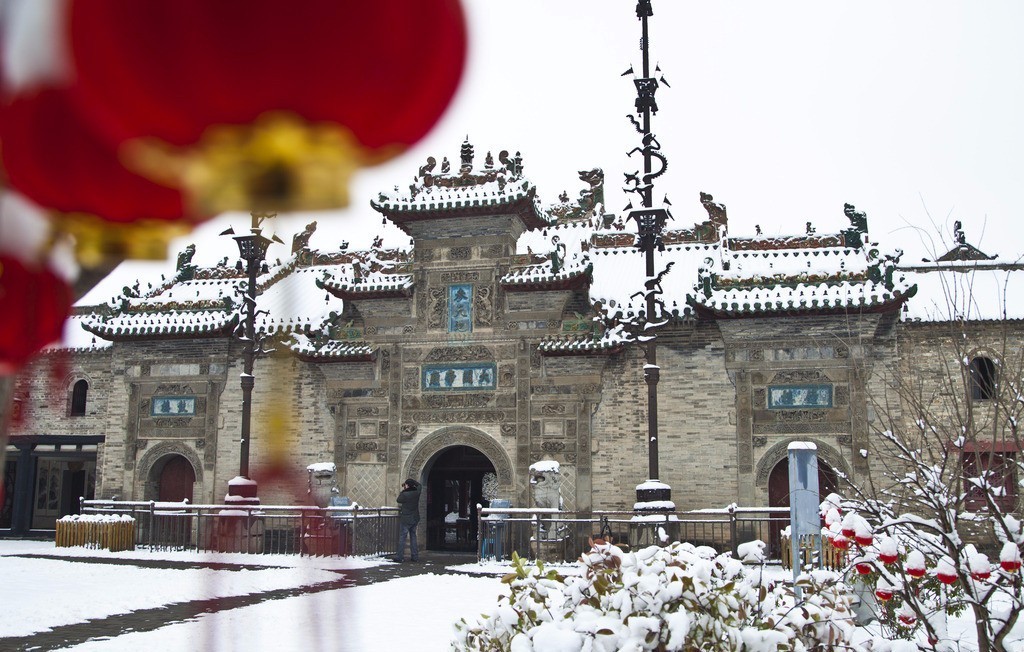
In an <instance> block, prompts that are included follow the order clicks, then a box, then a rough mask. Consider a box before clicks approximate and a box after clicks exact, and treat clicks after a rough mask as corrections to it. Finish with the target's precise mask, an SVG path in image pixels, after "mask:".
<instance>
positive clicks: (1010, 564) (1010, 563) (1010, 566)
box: [999, 559, 1020, 573]
mask: <svg viewBox="0 0 1024 652" xmlns="http://www.w3.org/2000/svg"><path fill="white" fill-rule="evenodd" d="M999 566H1000V567H1001V568H1002V569H1003V570H1004V571H1006V572H1008V573H1016V572H1017V571H1019V570H1020V560H1019V559H1016V560H1014V559H1005V560H1003V561H1001V562H999Z"/></svg>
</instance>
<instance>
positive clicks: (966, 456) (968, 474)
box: [963, 452, 1017, 512]
mask: <svg viewBox="0 0 1024 652" xmlns="http://www.w3.org/2000/svg"><path fill="white" fill-rule="evenodd" d="M963 477H964V506H965V507H966V508H967V509H972V510H983V509H987V508H988V502H987V501H986V500H985V490H984V489H983V488H981V487H979V486H978V485H977V483H975V482H971V479H972V478H982V477H983V478H984V479H985V480H986V481H987V483H988V484H989V486H990V487H991V488H992V489H991V490H992V494H993V496H992V498H993V502H995V504H996V506H997V507H999V509H1000V511H1002V512H1010V511H1013V509H1014V508H1015V507H1016V505H1017V461H1016V454H1015V453H1012V452H1006V453H988V452H973V453H963Z"/></svg>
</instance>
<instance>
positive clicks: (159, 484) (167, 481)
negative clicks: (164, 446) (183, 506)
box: [152, 455, 196, 503]
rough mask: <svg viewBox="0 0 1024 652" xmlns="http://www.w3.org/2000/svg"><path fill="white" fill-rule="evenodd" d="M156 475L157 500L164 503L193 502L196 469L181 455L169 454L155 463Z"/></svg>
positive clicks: (154, 470) (154, 471) (154, 473)
mask: <svg viewBox="0 0 1024 652" xmlns="http://www.w3.org/2000/svg"><path fill="white" fill-rule="evenodd" d="M152 473H153V475H155V476H156V500H157V501H158V502H162V503H180V502H182V501H186V500H187V501H188V502H192V499H193V495H192V494H193V488H194V487H195V484H196V471H195V469H194V468H192V463H191V462H189V461H188V459H187V458H185V457H183V456H181V455H167V456H165V457H164V458H162V459H160V460H158V461H157V463H156V464H154V465H153V471H152Z"/></svg>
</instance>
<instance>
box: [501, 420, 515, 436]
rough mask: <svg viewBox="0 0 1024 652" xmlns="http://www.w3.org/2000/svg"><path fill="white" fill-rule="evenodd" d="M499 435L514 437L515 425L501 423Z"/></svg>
mask: <svg viewBox="0 0 1024 652" xmlns="http://www.w3.org/2000/svg"><path fill="white" fill-rule="evenodd" d="M501 434H502V435H504V436H506V437H515V435H516V424H514V423H503V424H501Z"/></svg>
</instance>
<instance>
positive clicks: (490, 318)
mask: <svg viewBox="0 0 1024 652" xmlns="http://www.w3.org/2000/svg"><path fill="white" fill-rule="evenodd" d="M493 294H494V290H492V289H491V288H490V287H489V286H486V285H483V286H478V287H477V288H476V295H475V297H474V298H473V316H474V318H475V320H476V325H477V326H490V325H491V324H493V323H494V297H493Z"/></svg>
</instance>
